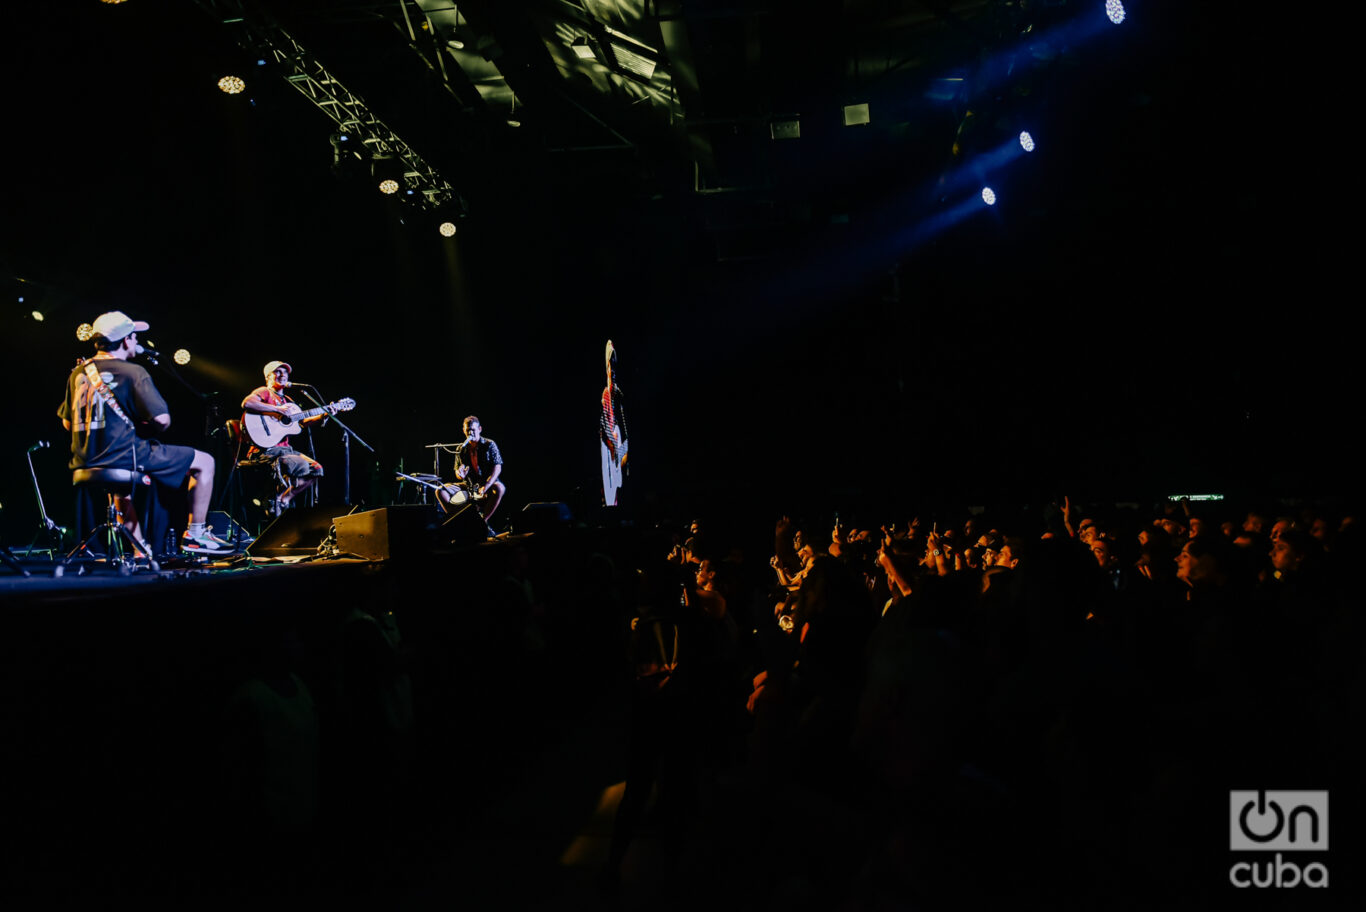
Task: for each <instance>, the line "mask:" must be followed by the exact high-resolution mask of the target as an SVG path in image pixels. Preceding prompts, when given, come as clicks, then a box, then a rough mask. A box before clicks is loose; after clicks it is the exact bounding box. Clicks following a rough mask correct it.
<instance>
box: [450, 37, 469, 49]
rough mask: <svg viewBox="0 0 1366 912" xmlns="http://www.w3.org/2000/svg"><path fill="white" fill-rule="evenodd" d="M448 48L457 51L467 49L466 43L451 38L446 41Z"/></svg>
mask: <svg viewBox="0 0 1366 912" xmlns="http://www.w3.org/2000/svg"><path fill="white" fill-rule="evenodd" d="M446 46H447V47H451V48H454V49H455V50H457V51H463V50H464V49H465V42H463V41H461V40H460V39H459V38H450V39H448V40H447V41H446Z"/></svg>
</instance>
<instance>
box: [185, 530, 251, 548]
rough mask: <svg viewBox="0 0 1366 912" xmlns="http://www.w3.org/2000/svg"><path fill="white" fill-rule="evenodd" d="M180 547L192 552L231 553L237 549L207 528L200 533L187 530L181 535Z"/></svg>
mask: <svg viewBox="0 0 1366 912" xmlns="http://www.w3.org/2000/svg"><path fill="white" fill-rule="evenodd" d="M180 547H181V550H184V551H188V552H189V553H191V554H231V553H232V552H234V551H236V550H237V549H236V548H235V547H233V546H232V545H231V544H230V543H228V542H225V541H223V539H221V538H219V537H218V536H217V535H214V534H213V533H212V532H210V531H209V530H208V529H207V528H206V529H205V530H204V531H203V532H201V533H199V534H198V535H191V534H190V533H189V532H186V533H185V534H184V535H182V536H181V537H180Z"/></svg>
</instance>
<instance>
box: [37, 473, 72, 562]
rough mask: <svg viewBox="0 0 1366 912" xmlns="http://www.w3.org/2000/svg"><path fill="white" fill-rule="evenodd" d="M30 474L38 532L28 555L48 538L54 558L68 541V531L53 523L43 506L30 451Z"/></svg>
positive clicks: (50, 551)
mask: <svg viewBox="0 0 1366 912" xmlns="http://www.w3.org/2000/svg"><path fill="white" fill-rule="evenodd" d="M28 474H29V477H30V478H32V479H33V496H35V497H37V498H38V516H39V517H40V520H41V521H40V522H39V523H38V531H37V532H36V533H34V536H33V541H31V542H29V543H28V553H29V554H32V553H33V546H34V545H36V544H37V543H38V539H39V537H41V536H44V535H45V536H47V546H48V547H47V551H48V554H49V555H50V556H52V557H54V558H55V557H56V556H57V551H59V550H61V548H62V545H63V544H64V543H65V540H66V529H64V528H62V527H61V526H59V525H57V524H56V523H55V522H53V521H52V517H50V516H48V515H47V507H46V506H45V505H44V504H43V491H42V488H40V487H39V486H38V471H37V470H36V469H34V468H33V451H32V450H29V451H28Z"/></svg>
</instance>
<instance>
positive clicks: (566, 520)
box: [512, 500, 574, 533]
mask: <svg viewBox="0 0 1366 912" xmlns="http://www.w3.org/2000/svg"><path fill="white" fill-rule="evenodd" d="M573 521H574V514H573V512H572V511H571V510H570V509H569V504H566V503H560V502H559V501H554V500H552V501H543V502H540V503H529V504H527V505H526V506H525V507H522V512H521V513H518V514H517V516H516V518H515V519H513V521H512V530H513V531H514V532H517V533H522V532H549V531H551V530H555V529H567V528H568V527H569V524H570V523H572V522H573Z"/></svg>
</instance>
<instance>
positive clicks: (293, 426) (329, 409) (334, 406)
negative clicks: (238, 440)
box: [242, 398, 356, 449]
mask: <svg viewBox="0 0 1366 912" xmlns="http://www.w3.org/2000/svg"><path fill="white" fill-rule="evenodd" d="M355 407H356V400H354V399H350V398H348V399H338V400H337V401H336V402H331V403H328V404H327V405H324V406H322V407H321V408H315V409H308V410H304V409H302V408H300V407H299V406H298V405H296V404H294V403H293V402H288V403H286V404H285V406H284V408H285V409H286V411H288V413H289V414H287V415H262V414H258V413H256V412H248V413H247V414H245V415H243V416H242V427H243V428H244V429H245V430H246V432H247V436H248V437H250V438H251V442H252V443H254V444H256V445H257V446H258V447H261V448H262V449H266V448H268V447H273V446H279V444H280V441H281V440H284V439H285V438H286V437H288V436H289V435H290V434H297V433H299V432H300V431H301V430H303V424H302V422H304V421H305V420H307V419H309V418H315V417H317V416H318V415H335V414H337V412H349V411H351V410H352V409H353V408H355Z"/></svg>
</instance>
